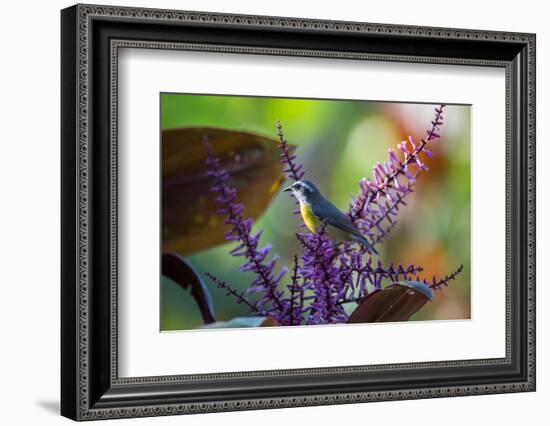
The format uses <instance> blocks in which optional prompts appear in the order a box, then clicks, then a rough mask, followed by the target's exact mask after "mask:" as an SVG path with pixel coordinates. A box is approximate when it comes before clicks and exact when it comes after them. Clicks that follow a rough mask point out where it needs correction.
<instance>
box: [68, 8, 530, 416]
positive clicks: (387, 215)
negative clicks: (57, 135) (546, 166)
mask: <svg viewBox="0 0 550 426" xmlns="http://www.w3.org/2000/svg"><path fill="white" fill-rule="evenodd" d="M61 29H62V31H61V33H62V34H61V48H62V76H61V78H62V93H61V97H62V124H61V126H62V283H61V286H62V288H61V307H62V312H61V315H62V329H61V333H62V359H61V366H62V376H61V384H62V389H61V412H62V414H63V415H64V416H66V417H69V418H71V419H74V420H93V419H105V418H121V417H141V416H157V415H169V414H187V413H205V412H213V411H229V410H248V409H262V408H276V407H295V406H306V405H320V404H344V403H354V402H369V401H381V400H398V399H415V398H433V397H443V396H457V395H476V394H489V393H503V392H520V391H534V390H535V35H534V34H519V33H504V32H490V31H479V30H463V29H449V28H426V27H411V26H401V25H387V24H383V25H382V24H369V23H358V22H335V21H318V20H306V19H295V18H281V17H268V16H243V15H226V14H215V13H202V12H185V11H169V10H155V9H137V8H128V7H106V6H105V7H104V6H91V5H76V6H73V7H70V8H67V9H64V10H63V11H62V12H61Z"/></svg>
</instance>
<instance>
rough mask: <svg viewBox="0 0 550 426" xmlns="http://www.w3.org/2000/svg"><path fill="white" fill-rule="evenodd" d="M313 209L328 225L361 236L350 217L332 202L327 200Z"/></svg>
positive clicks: (316, 204)
mask: <svg viewBox="0 0 550 426" xmlns="http://www.w3.org/2000/svg"><path fill="white" fill-rule="evenodd" d="M312 209H313V214H314V215H315V216H317V217H318V218H319V219H321V220H323V221H325V222H326V223H327V224H329V225H332V226H335V227H336V228H339V229H343V230H344V231H347V232H349V233H351V234H355V235H361V234H360V232H359V231H358V230H357V228H356V227H355V226H353V223H352V222H351V220H350V218H349V217H348V215H346V214H345V213H343V212H342V211H340V210H339V209H338V207H336V206H335V205H334V204H332V203H331V202H330V201H328V200H326V199H325V200H323V201H322V202H319V203H315V204H314V205H313V206H312Z"/></svg>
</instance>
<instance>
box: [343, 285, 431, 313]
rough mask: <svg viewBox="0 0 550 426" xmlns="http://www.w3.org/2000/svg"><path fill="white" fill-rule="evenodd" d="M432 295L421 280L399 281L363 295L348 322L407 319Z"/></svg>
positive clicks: (429, 299)
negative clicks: (365, 295)
mask: <svg viewBox="0 0 550 426" xmlns="http://www.w3.org/2000/svg"><path fill="white" fill-rule="evenodd" d="M433 297H434V294H433V291H432V289H431V288H430V287H429V286H427V285H426V284H424V283H422V282H419V281H399V282H396V283H393V284H391V285H390V286H388V287H386V288H384V289H382V290H377V291H374V292H372V293H371V294H369V295H368V296H367V297H365V298H364V299H363V300H362V301H361V302H359V305H358V306H357V308H356V309H355V311H353V313H352V314H351V315H350V317H349V319H348V322H349V323H366V322H389V321H407V320H408V319H409V318H410V317H411V316H413V315H414V314H415V313H416V312H418V310H419V309H420V308H422V306H424V305H425V304H426V302H428V301H431V300H433Z"/></svg>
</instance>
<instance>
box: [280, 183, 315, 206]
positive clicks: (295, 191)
mask: <svg viewBox="0 0 550 426" xmlns="http://www.w3.org/2000/svg"><path fill="white" fill-rule="evenodd" d="M283 191H284V192H292V195H294V196H295V197H296V199H297V200H298V201H299V202H300V203H310V202H311V200H312V199H313V198H315V197H316V196H318V195H320V194H321V193H320V192H319V190H318V189H317V187H316V186H315V184H314V183H313V182H312V181H310V180H297V181H296V182H294V183H293V184H292V185H290V186H288V187H286V188H285V189H284V190H283Z"/></svg>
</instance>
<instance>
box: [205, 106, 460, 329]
mask: <svg viewBox="0 0 550 426" xmlns="http://www.w3.org/2000/svg"><path fill="white" fill-rule="evenodd" d="M444 107H445V106H444V105H440V106H439V107H438V108H436V109H435V116H434V119H433V121H431V126H430V127H429V129H428V130H427V131H426V136H425V137H424V138H422V139H421V140H420V141H419V142H416V141H415V140H414V138H412V137H409V138H408V141H403V142H401V143H399V144H398V145H397V151H396V150H393V149H390V150H389V152H388V159H387V160H386V161H384V162H382V163H378V164H376V165H375V166H374V167H373V172H372V178H371V179H368V178H366V177H365V178H362V179H361V180H360V182H359V193H358V195H357V196H356V197H353V198H352V200H351V202H350V205H349V209H348V212H347V214H348V216H349V218H350V220H351V221H352V222H353V224H354V225H355V226H356V228H357V229H358V230H359V231H360V232H361V233H362V234H363V235H365V236H366V237H368V238H369V240H370V241H371V242H372V245H376V244H380V243H381V242H382V241H383V240H384V239H385V238H386V236H387V235H388V234H389V233H390V231H391V230H392V229H393V228H394V227H395V226H396V224H397V216H398V213H399V210H400V207H401V206H404V205H406V201H405V199H406V198H407V197H408V196H409V195H410V194H412V193H413V190H414V185H415V183H416V181H417V179H418V177H419V176H420V174H421V173H424V172H427V171H428V167H427V166H426V165H425V164H424V161H423V160H422V158H421V156H422V157H426V158H428V159H429V158H432V153H431V151H430V150H429V148H428V147H429V145H431V144H432V143H434V142H435V141H436V140H438V139H440V134H439V131H440V128H441V126H442V125H443V111H444ZM277 130H278V137H279V149H280V159H281V162H282V163H283V165H284V169H283V171H284V173H285V175H286V177H287V178H288V179H289V180H292V181H298V180H301V179H303V178H304V176H305V170H304V167H303V165H302V164H300V163H299V162H298V161H297V155H296V154H295V153H294V151H293V150H292V149H291V147H290V146H289V144H288V143H287V140H286V139H285V136H284V133H283V129H282V125H281V124H280V122H278V123H277ZM203 143H204V147H205V150H206V158H207V160H206V163H207V167H208V175H209V176H210V177H211V179H212V183H211V187H210V189H211V190H212V191H213V192H214V193H215V194H216V201H217V202H218V203H219V206H220V207H219V209H218V212H217V213H218V214H219V215H221V216H223V217H224V221H225V224H226V225H227V226H228V229H227V231H226V233H225V238H226V240H227V241H230V242H233V243H235V246H234V247H233V248H232V249H231V251H230V254H231V255H232V256H235V257H242V258H243V263H242V265H241V267H240V270H241V271H242V272H248V271H250V272H253V273H254V279H253V281H252V282H251V284H250V286H249V288H248V289H247V291H246V292H239V291H237V290H236V289H235V287H234V286H232V285H231V284H230V283H228V282H226V281H224V280H223V279H221V278H219V277H217V276H214V275H213V274H211V273H207V275H208V277H209V278H210V279H211V280H213V281H214V282H215V283H216V284H217V285H218V287H220V288H222V289H224V290H226V292H227V293H228V295H231V296H233V297H234V298H235V299H236V301H237V302H238V303H244V304H245V305H247V307H248V309H249V311H250V313H251V314H254V315H256V316H262V317H269V318H271V319H273V320H274V321H275V322H276V323H277V324H279V325H303V324H332V323H345V322H348V321H350V314H349V313H348V311H349V310H346V309H345V307H346V305H347V304H360V303H362V301H364V300H366V299H367V297H368V296H369V295H371V294H373V293H376V292H377V291H380V290H382V289H384V288H387V287H389V286H392V285H395V283H398V282H401V283H403V282H404V283H408V284H407V285H408V287H409V288H414V289H416V291H418V290H420V291H423V293H424V294H425V295H426V294H430V292H431V290H439V289H441V288H442V287H443V286H447V285H448V283H449V281H451V280H453V279H454V278H455V277H456V276H457V275H458V274H459V273H460V272H461V271H462V265H461V266H460V267H459V268H457V269H456V270H455V271H454V272H452V273H451V274H449V275H446V276H445V277H442V278H437V277H435V276H433V277H432V278H431V279H430V280H428V279H426V278H420V273H421V272H422V271H423V268H422V266H420V265H414V264H407V265H403V264H396V263H394V262H391V263H389V264H383V263H382V262H381V261H380V260H374V259H373V255H372V254H371V253H369V252H368V251H367V249H366V248H364V247H357V245H354V244H353V243H352V242H344V243H342V244H340V245H338V246H336V245H334V244H333V242H332V241H331V240H329V238H328V236H327V235H326V233H325V227H324V226H320V227H319V229H318V230H317V232H315V233H304V232H298V233H296V238H297V239H298V241H299V243H300V246H301V247H302V253H301V254H295V255H294V257H293V264H292V266H291V268H288V267H286V266H282V267H281V268H279V271H278V272H276V269H277V268H276V265H277V262H278V260H279V256H278V255H276V254H272V253H271V252H272V246H271V244H269V243H267V244H265V245H263V246H262V245H260V237H261V234H262V231H261V230H260V231H258V232H256V233H254V232H253V231H252V225H253V221H252V219H248V218H245V217H244V215H243V210H244V207H243V205H242V204H239V203H237V202H236V189H235V188H232V187H231V186H230V185H229V184H228V178H229V174H228V173H227V171H226V170H224V169H223V168H222V167H221V165H220V160H219V158H216V157H215V156H214V155H213V153H212V150H211V147H210V144H209V142H208V139H207V138H206V137H205V138H204V139H203ZM289 272H290V276H289V277H288V278H287V276H288V275H289Z"/></svg>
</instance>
